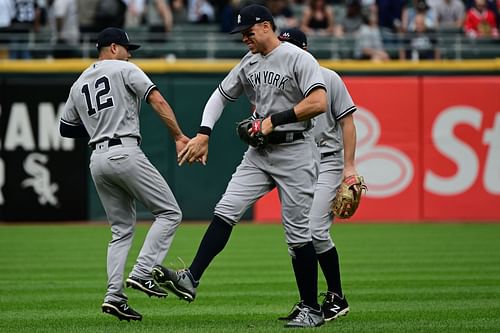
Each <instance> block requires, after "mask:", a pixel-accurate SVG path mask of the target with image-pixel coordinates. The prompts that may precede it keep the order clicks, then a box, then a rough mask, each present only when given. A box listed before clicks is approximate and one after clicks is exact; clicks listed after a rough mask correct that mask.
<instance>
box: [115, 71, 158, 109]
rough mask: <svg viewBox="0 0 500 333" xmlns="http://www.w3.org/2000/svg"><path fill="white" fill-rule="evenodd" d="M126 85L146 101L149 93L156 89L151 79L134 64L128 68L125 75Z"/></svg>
mask: <svg viewBox="0 0 500 333" xmlns="http://www.w3.org/2000/svg"><path fill="white" fill-rule="evenodd" d="M123 78H124V81H125V85H126V86H127V87H128V88H130V89H131V90H132V91H133V92H134V93H135V94H136V95H137V96H139V97H140V98H141V99H144V100H146V99H147V98H148V96H149V93H150V92H151V91H152V90H153V89H154V88H156V85H155V84H154V83H153V81H151V79H150V78H149V77H148V76H147V75H146V73H144V72H143V71H142V69H140V68H139V67H137V66H136V65H134V64H130V66H126V67H125V69H124V73H123Z"/></svg>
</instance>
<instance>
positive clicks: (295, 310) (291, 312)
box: [278, 301, 303, 321]
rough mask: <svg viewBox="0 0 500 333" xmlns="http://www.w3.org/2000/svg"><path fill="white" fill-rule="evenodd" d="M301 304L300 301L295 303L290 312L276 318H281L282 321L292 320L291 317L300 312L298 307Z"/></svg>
mask: <svg viewBox="0 0 500 333" xmlns="http://www.w3.org/2000/svg"><path fill="white" fill-rule="evenodd" d="M301 306H303V304H302V301H300V302H297V303H295V304H294V305H293V307H292V309H291V310H290V312H289V313H288V314H287V315H286V316H284V317H278V320H283V321H290V320H293V318H295V317H297V315H298V314H299V312H300V309H299V307H301Z"/></svg>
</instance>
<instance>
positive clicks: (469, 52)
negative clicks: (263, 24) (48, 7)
mask: <svg viewBox="0 0 500 333" xmlns="http://www.w3.org/2000/svg"><path fill="white" fill-rule="evenodd" d="M127 31H128V32H129V35H130V38H131V39H132V40H134V41H135V42H138V43H140V44H142V47H141V48H140V49H139V50H137V51H136V52H135V54H134V57H138V58H170V59H173V58H207V59H216V58H233V59H235V58H240V57H241V56H242V55H244V54H245V53H246V52H247V48H246V46H245V45H244V44H243V43H241V36H240V35H229V34H227V33H222V32H220V31H219V26H218V25H216V24H201V25H199V24H197V25H194V24H178V25H176V26H175V27H174V30H173V31H172V32H170V33H168V34H166V35H165V34H161V33H160V34H159V33H151V32H149V31H148V30H147V27H144V26H141V27H134V28H129V29H127ZM18 37H19V38H18V41H17V42H16V43H13V42H9V40H10V39H11V36H9V35H7V34H5V33H3V34H1V35H0V41H3V43H1V42H0V51H3V54H5V53H6V51H7V50H8V49H13V48H17V49H28V50H30V51H31V55H32V57H33V58H47V57H52V56H53V50H54V48H64V46H54V45H53V43H52V42H51V40H52V38H51V34H50V32H49V31H42V32H39V33H36V34H34V33H30V34H26V35H22V36H18ZM95 37H96V36H95V35H89V34H85V35H82V43H81V44H80V45H79V47H78V49H77V50H76V52H75V56H78V57H82V58H93V57H95V56H96V54H97V52H96V50H95V44H94V40H95ZM436 38H437V41H438V47H439V48H440V50H441V55H442V58H444V59H458V60H459V59H485V58H496V57H500V39H490V38H482V39H469V38H467V37H465V36H464V35H463V33H462V32H461V31H459V30H449V31H439V32H438V33H436ZM354 44H355V38H354V37H352V36H346V37H343V38H333V37H330V36H312V37H310V38H309V51H310V52H311V53H312V54H313V55H314V56H316V57H317V58H318V59H352V58H353V50H354ZM398 50H399V46H398V45H396V44H395V45H387V51H388V53H389V54H390V56H391V57H392V58H393V59H397V58H398ZM0 54H2V52H0Z"/></svg>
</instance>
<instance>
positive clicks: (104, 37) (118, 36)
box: [95, 28, 141, 50]
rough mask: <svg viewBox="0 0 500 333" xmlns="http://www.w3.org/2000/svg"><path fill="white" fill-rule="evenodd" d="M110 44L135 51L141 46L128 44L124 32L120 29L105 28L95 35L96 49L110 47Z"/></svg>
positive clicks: (128, 41) (128, 40)
mask: <svg viewBox="0 0 500 333" xmlns="http://www.w3.org/2000/svg"><path fill="white" fill-rule="evenodd" d="M112 43H115V44H118V45H122V46H124V47H126V48H127V49H128V50H137V49H138V48H140V47H141V46H140V45H138V44H132V43H130V39H129V38H128V35H127V33H126V32H125V30H123V29H120V28H106V29H104V30H103V31H101V32H100V33H99V35H97V44H96V45H95V46H96V47H97V49H100V48H101V47H104V46H110V45H111V44H112Z"/></svg>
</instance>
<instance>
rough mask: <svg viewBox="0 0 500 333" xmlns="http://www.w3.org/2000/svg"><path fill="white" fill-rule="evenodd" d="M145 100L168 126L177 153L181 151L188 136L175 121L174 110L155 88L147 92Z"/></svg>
mask: <svg viewBox="0 0 500 333" xmlns="http://www.w3.org/2000/svg"><path fill="white" fill-rule="evenodd" d="M147 101H148V103H149V104H150V105H151V107H152V108H153V109H154V110H155V111H156V113H158V115H159V116H160V118H161V120H162V121H163V123H164V124H165V125H166V126H167V127H168V130H169V131H170V135H171V136H172V137H173V138H174V140H175V147H176V150H177V154H179V152H180V151H182V150H183V149H184V147H185V146H186V144H187V143H188V141H189V138H188V137H187V136H185V135H184V133H182V130H181V128H180V127H179V124H178V123H177V119H176V118H175V114H174V111H173V110H172V108H171V107H170V105H169V104H168V102H167V101H166V100H165V98H163V96H162V95H161V93H160V92H159V91H158V90H157V89H155V90H153V91H151V92H150V93H149V95H148V98H147Z"/></svg>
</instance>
